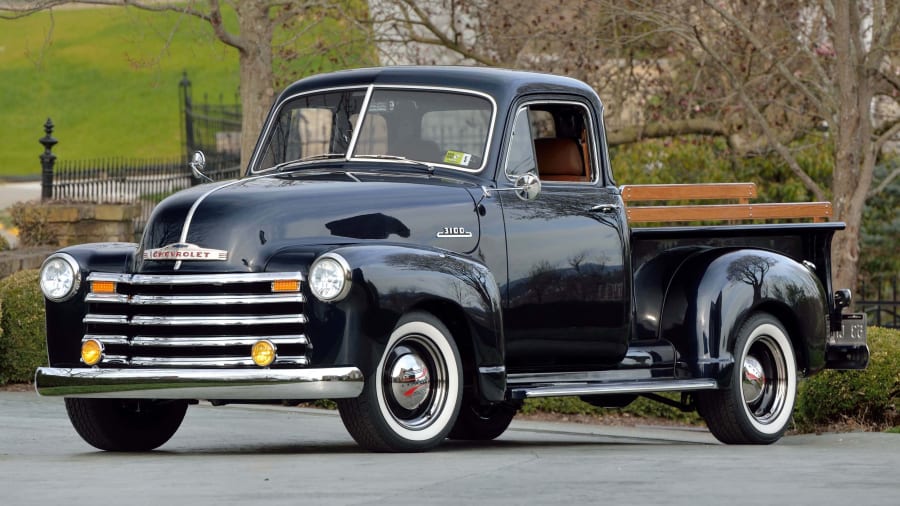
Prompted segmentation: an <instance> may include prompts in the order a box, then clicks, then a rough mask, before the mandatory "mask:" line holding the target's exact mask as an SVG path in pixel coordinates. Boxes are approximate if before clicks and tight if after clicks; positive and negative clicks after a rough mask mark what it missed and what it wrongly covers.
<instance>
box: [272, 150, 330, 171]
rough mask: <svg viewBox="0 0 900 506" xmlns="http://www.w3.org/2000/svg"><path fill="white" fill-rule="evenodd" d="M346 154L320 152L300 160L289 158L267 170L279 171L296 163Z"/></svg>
mask: <svg viewBox="0 0 900 506" xmlns="http://www.w3.org/2000/svg"><path fill="white" fill-rule="evenodd" d="M345 156H347V155H346V154H345V153H321V154H318V155H310V156H305V157H303V158H300V159H298V160H288V161H287V162H281V163H279V164H278V165H276V166H274V167H270V168H268V169H266V170H267V171H268V170H274V171H277V172H281V171H283V170H284V169H289V168H291V167H293V166H295V165H301V164H303V163H306V162H312V161H315V160H330V159H332V158H344V157H345Z"/></svg>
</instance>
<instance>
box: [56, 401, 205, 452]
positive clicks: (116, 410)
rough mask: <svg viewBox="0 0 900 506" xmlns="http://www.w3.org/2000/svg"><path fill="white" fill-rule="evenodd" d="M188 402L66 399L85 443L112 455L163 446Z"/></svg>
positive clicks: (172, 432)
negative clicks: (112, 453) (113, 453)
mask: <svg viewBox="0 0 900 506" xmlns="http://www.w3.org/2000/svg"><path fill="white" fill-rule="evenodd" d="M187 406H188V404H187V401H150V400H128V399H72V398H67V399H66V412H67V413H68V414H69V420H70V421H71V422H72V426H73V427H75V431H77V432H78V435H79V436H81V438H82V439H84V440H85V441H86V442H87V443H88V444H90V445H91V446H93V447H95V448H98V449H100V450H107V451H112V452H143V451H150V450H153V449H155V448H158V447H160V446H162V445H163V444H164V443H165V442H166V441H168V440H169V439H170V438H171V437H172V436H173V435H174V434H175V432H176V431H177V430H178V427H179V426H181V422H182V420H184V415H185V413H186V412H187Z"/></svg>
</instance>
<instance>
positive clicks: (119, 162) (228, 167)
mask: <svg viewBox="0 0 900 506" xmlns="http://www.w3.org/2000/svg"><path fill="white" fill-rule="evenodd" d="M179 88H180V90H181V97H180V99H181V103H180V110H181V119H182V124H183V126H184V130H183V131H182V133H183V139H182V155H181V156H179V157H175V158H166V159H156V160H147V159H142V160H136V159H129V158H124V157H119V158H105V159H97V160H57V157H56V155H54V154H53V152H52V149H53V147H54V146H55V145H56V144H57V142H58V141H57V140H56V139H55V138H54V137H53V135H52V134H53V122H52V121H51V120H50V119H49V118H48V119H47V122H46V123H45V124H44V133H45V135H44V137H42V138H41V139H40V142H41V144H42V145H43V146H44V152H43V154H41V156H40V159H41V199H42V200H45V201H47V200H64V201H68V202H91V203H98V204H101V203H138V204H140V206H141V210H142V211H141V213H140V216H139V217H138V218H136V219H135V222H134V228H135V234H136V235H139V234H140V233H141V232H142V231H143V229H144V225H146V223H147V219H148V218H149V217H150V213H151V212H152V210H153V207H154V206H155V205H156V204H157V203H159V202H160V201H161V200H162V199H163V198H165V197H167V196H168V195H171V194H172V193H175V192H177V191H178V190H182V189H184V188H188V187H190V186H191V185H194V184H198V183H199V182H200V181H198V180H196V179H194V178H193V176H192V174H191V169H190V168H189V167H188V164H187V160H188V157H189V156H190V155H191V153H193V152H194V151H196V150H200V151H203V152H204V153H205V154H206V160H207V164H206V168H205V169H204V171H203V172H204V173H205V174H206V175H207V176H209V177H210V178H211V179H213V180H215V181H221V180H225V179H234V178H237V177H240V157H241V141H240V132H241V104H240V101H239V100H238V99H237V97H235V100H234V103H230V104H226V103H224V100H223V97H221V96H220V97H219V101H218V103H213V102H211V101H210V100H209V98H208V97H207V96H206V95H204V99H203V100H202V101H200V102H195V101H194V99H193V96H192V92H191V81H190V80H189V79H188V77H187V73H186V72H185V73H184V75H183V77H182V79H181V82H179Z"/></svg>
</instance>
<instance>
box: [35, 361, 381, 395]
mask: <svg viewBox="0 0 900 506" xmlns="http://www.w3.org/2000/svg"><path fill="white" fill-rule="evenodd" d="M34 385H35V389H36V390H37V393H38V394H40V395H43V396H63V397H85V398H115V399H209V400H220V399H221V400H229V399H231V400H280V399H347V398H352V397H358V396H359V394H360V393H361V392H362V389H363V375H362V372H360V370H359V369H357V368H356V367H330V368H322V369H224V370H223V369H99V368H87V367H82V368H62V367H41V368H39V369H38V370H37V372H36V374H35V378H34Z"/></svg>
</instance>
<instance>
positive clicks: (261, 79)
mask: <svg viewBox="0 0 900 506" xmlns="http://www.w3.org/2000/svg"><path fill="white" fill-rule="evenodd" d="M269 9H270V6H269V2H266V1H260V0H253V1H246V2H239V3H235V10H236V11H237V14H238V19H239V23H240V33H241V41H242V44H241V48H240V49H239V53H240V66H241V107H242V109H243V119H242V121H241V166H242V167H244V168H246V167H247V164H249V163H250V156H251V155H252V154H253V148H254V146H256V140H257V138H258V137H259V135H260V133H261V129H262V124H263V121H264V120H265V116H266V113H267V112H268V110H269V108H270V107H271V105H272V100H273V97H274V94H275V92H274V90H273V88H272V83H274V82H275V79H274V75H273V73H272V35H273V33H274V25H273V21H272V20H271V19H270V16H269Z"/></svg>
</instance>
